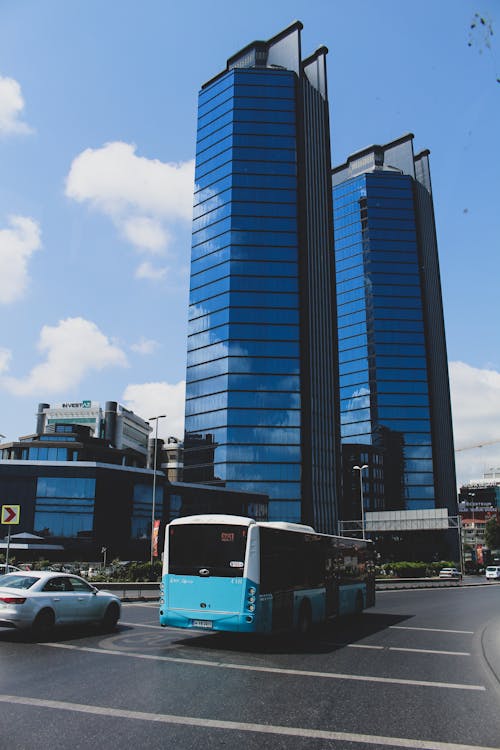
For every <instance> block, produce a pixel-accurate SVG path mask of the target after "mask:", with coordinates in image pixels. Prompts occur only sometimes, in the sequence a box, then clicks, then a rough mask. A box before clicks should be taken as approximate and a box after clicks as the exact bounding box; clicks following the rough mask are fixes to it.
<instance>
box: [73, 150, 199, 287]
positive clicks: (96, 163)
mask: <svg viewBox="0 0 500 750" xmlns="http://www.w3.org/2000/svg"><path fill="white" fill-rule="evenodd" d="M193 184H194V161H192V160H191V161H187V162H180V163H176V164H173V163H172V164H169V163H165V162H161V161H159V160H158V159H147V158H145V157H143V156H137V154H136V146H134V145H132V144H129V143H123V142H121V141H115V142H113V143H106V144H105V145H104V146H102V148H97V149H91V148H88V149H86V150H85V151H83V152H82V153H81V154H79V155H78V156H77V157H76V158H75V159H74V160H73V162H72V164H71V168H70V171H69V174H68V176H67V178H66V195H67V196H68V197H69V198H73V199H74V200H76V201H78V202H80V203H88V204H89V205H91V206H92V207H93V208H94V209H96V210H98V211H100V212H101V213H103V214H105V215H106V216H108V217H109V218H110V219H111V220H112V221H113V222H114V223H115V225H116V226H117V228H118V230H119V231H120V233H121V234H122V235H123V236H124V237H126V239H127V240H128V241H130V242H131V243H132V244H133V245H134V246H135V247H136V248H137V249H138V250H141V251H143V252H144V251H146V252H152V253H156V254H157V253H161V252H163V251H165V250H166V248H167V247H168V246H169V245H170V243H171V240H172V228H173V227H174V226H175V223H176V222H178V221H181V222H183V223H184V222H188V221H190V220H191V216H192V197H193ZM136 276H138V277H139V278H151V276H148V274H147V273H143V274H136Z"/></svg>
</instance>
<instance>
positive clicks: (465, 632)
mask: <svg viewBox="0 0 500 750" xmlns="http://www.w3.org/2000/svg"><path fill="white" fill-rule="evenodd" d="M389 628H390V629H391V630H424V631H427V632H428V633H458V634H459V635H474V631H473V630H445V629H444V628H416V627H414V628H411V627H409V626H408V625H389Z"/></svg>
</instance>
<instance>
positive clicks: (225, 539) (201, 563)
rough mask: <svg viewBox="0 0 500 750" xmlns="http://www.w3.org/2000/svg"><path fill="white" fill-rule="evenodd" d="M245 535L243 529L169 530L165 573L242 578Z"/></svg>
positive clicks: (209, 526)
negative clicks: (166, 570) (166, 569)
mask: <svg viewBox="0 0 500 750" xmlns="http://www.w3.org/2000/svg"><path fill="white" fill-rule="evenodd" d="M247 532H248V529H247V527H246V526H230V525H222V524H203V525H202V524H185V525H184V524H179V525H173V526H170V532H169V555H168V571H169V573H174V574H177V575H196V576H197V575H200V574H201V575H207V576H208V575H210V576H221V577H225V578H235V577H238V576H239V577H242V576H243V568H244V565H245V551H246V542H247ZM200 571H207V572H203V573H200Z"/></svg>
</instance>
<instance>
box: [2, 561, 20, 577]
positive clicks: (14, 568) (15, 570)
mask: <svg viewBox="0 0 500 750" xmlns="http://www.w3.org/2000/svg"><path fill="white" fill-rule="evenodd" d="M7 567H8V568H9V569H8V570H6V568H7ZM18 570H21V568H18V567H16V566H15V565H11V564H10V563H9V565H8V566H6V565H5V563H0V575H5V573H15V572H17V571H18Z"/></svg>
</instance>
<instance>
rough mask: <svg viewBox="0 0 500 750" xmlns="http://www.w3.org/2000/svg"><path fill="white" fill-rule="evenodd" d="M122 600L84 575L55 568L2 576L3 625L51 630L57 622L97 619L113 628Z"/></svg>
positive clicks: (0, 612)
mask: <svg viewBox="0 0 500 750" xmlns="http://www.w3.org/2000/svg"><path fill="white" fill-rule="evenodd" d="M120 615H121V601H120V599H119V598H118V597H117V596H115V595H114V594H112V593H110V592H109V591H99V590H98V589H96V588H95V586H92V585H91V584H90V583H88V582H87V581H85V580H84V579H83V578H81V577H80V576H75V575H71V574H68V573H57V572H54V571H35V570H30V571H19V572H14V573H6V574H5V575H1V576H0V627H4V628H5V627H7V628H19V629H31V630H32V631H33V632H34V633H35V634H36V635H46V634H48V633H49V632H50V631H51V630H52V629H53V628H54V626H56V625H75V624H83V623H97V624H98V625H100V626H101V628H102V629H103V630H105V631H110V630H113V629H114V628H115V626H116V623H117V622H118V620H119V618H120Z"/></svg>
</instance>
